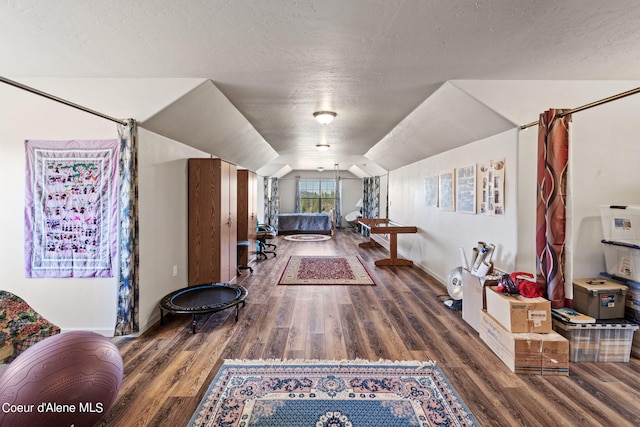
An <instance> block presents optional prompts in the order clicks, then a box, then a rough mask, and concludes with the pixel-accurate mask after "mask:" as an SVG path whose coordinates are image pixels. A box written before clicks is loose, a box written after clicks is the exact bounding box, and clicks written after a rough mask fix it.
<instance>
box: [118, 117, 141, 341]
mask: <svg viewBox="0 0 640 427" xmlns="http://www.w3.org/2000/svg"><path fill="white" fill-rule="evenodd" d="M118 137H119V139H120V162H119V163H120V164H119V167H118V174H119V176H118V181H119V207H118V209H119V212H118V214H119V221H120V230H119V238H118V253H119V257H120V258H119V261H120V262H119V263H118V270H119V274H118V307H117V313H116V326H115V331H114V335H115V336H120V335H129V334H132V333H135V332H139V330H140V328H139V324H138V322H139V321H138V296H139V289H138V283H139V280H140V278H139V275H138V244H139V242H138V144H137V124H136V122H135V120H133V119H129V120H128V123H127V125H126V126H124V125H119V126H118Z"/></svg>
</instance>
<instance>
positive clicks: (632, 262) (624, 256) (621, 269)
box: [602, 240, 640, 282]
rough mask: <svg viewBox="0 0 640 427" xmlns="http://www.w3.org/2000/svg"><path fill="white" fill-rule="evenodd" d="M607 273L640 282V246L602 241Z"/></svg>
mask: <svg viewBox="0 0 640 427" xmlns="http://www.w3.org/2000/svg"><path fill="white" fill-rule="evenodd" d="M602 246H603V248H604V261H605V264H606V266H607V273H609V274H610V275H611V276H614V277H617V278H620V279H624V280H633V281H634V282H640V246H636V245H631V244H628V243H620V242H611V241H606V240H603V241H602Z"/></svg>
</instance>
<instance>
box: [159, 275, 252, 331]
mask: <svg viewBox="0 0 640 427" xmlns="http://www.w3.org/2000/svg"><path fill="white" fill-rule="evenodd" d="M246 296H247V290H246V289H245V288H244V287H242V286H240V285H234V284H231V283H214V284H208V285H198V286H188V287H186V288H182V289H178V290H177V291H174V292H171V293H170V294H168V295H166V296H165V297H164V298H162V300H161V301H160V324H162V323H163V320H164V312H167V313H172V314H191V315H192V316H193V317H192V322H191V328H192V331H193V333H194V334H195V333H196V314H210V313H215V312H218V311H222V310H226V309H227V308H231V307H235V308H236V322H237V321H238V314H239V311H240V309H239V305H240V303H242V306H243V307H244V306H245V302H244V299H245V298H246Z"/></svg>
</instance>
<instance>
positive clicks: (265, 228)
mask: <svg viewBox="0 0 640 427" xmlns="http://www.w3.org/2000/svg"><path fill="white" fill-rule="evenodd" d="M276 235H277V232H276V229H275V228H273V226H271V225H268V224H258V229H257V235H256V238H257V241H258V254H257V255H258V257H264V259H267V254H273V256H274V257H275V256H276V252H275V249H276V248H277V246H276V245H274V244H273V243H267V240H271V239H275V237H276ZM268 248H269V249H268Z"/></svg>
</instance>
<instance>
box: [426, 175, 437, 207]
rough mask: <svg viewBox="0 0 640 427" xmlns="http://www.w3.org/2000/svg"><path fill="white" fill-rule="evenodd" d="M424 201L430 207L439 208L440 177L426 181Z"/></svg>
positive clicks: (430, 177)
mask: <svg viewBox="0 0 640 427" xmlns="http://www.w3.org/2000/svg"><path fill="white" fill-rule="evenodd" d="M424 201H425V204H426V205H427V206H429V207H433V208H437V207H438V175H434V176H429V177H427V178H425V179H424Z"/></svg>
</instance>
